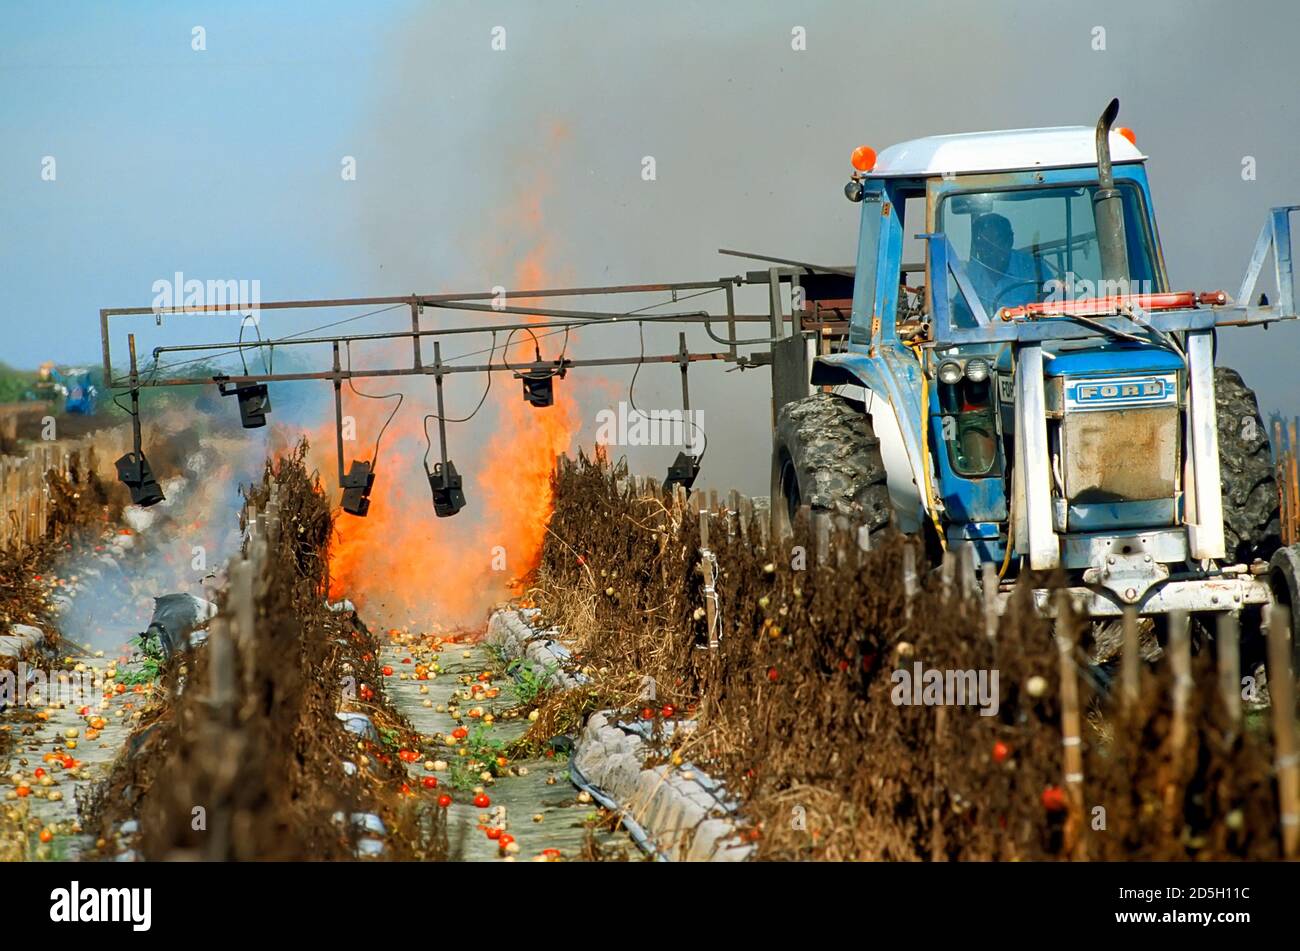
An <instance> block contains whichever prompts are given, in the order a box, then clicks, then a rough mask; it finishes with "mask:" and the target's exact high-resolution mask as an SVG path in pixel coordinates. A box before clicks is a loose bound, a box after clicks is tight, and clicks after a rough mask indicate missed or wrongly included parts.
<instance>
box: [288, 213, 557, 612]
mask: <svg viewBox="0 0 1300 951" xmlns="http://www.w3.org/2000/svg"><path fill="white" fill-rule="evenodd" d="M521 218H522V226H523V230H525V231H527V232H536V231H539V230H540V228H541V216H540V211H539V210H538V207H537V206H536V205H532V204H531V203H529V206H528V207H526V208H525V209H524V213H523V215H522V216H521ZM519 230H520V229H519V228H518V227H517V228H516V233H518V231H519ZM531 237H532V238H533V240H532V242H531V248H530V250H529V251H528V252H527V253H526V254H525V256H524V257H523V259H522V261H521V262H520V264H519V265H518V266H517V267H516V268H515V269H514V286H515V287H520V288H529V287H539V286H543V285H544V284H545V283H546V281H547V268H546V266H545V260H546V248H545V242H544V240H542V238H541V236H540V235H539V234H532V235H531ZM510 303H511V304H517V303H518V300H512V301H511V302H510ZM509 320H511V321H514V322H520V321H519V320H518V318H517V317H515V316H514V315H511V316H510V318H509ZM529 322H531V321H529ZM538 336H539V337H541V338H542V340H541V349H542V354H543V357H544V358H547V359H554V358H555V356H556V355H557V354H558V353H559V350H560V344H559V343H556V342H555V341H557V340H558V339H559V338H558V337H555V338H550V339H546V338H545V337H543V335H542V334H540V333H539V334H538ZM570 343H572V341H570ZM404 354H409V350H404V349H402V348H394V349H393V351H392V353H391V354H390V356H391V357H392V358H394V359H398V360H400V359H403V358H404V357H403V355H404ZM500 354H501V351H500V349H498V351H497V357H496V359H497V360H500ZM532 356H533V341H532V337H531V335H529V334H527V333H523V334H516V335H515V337H514V340H513V341H512V344H511V353H510V355H509V357H510V361H511V362H512V363H515V362H518V361H521V360H530V359H532ZM359 366H360V363H358V367H359ZM480 379H481V378H480V377H478V376H477V375H464V376H451V377H448V378H447V381H448V382H447V397H448V407H447V415H448V416H449V417H456V416H458V415H464V412H465V411H467V410H468V409H470V408H472V407H473V400H476V399H477V396H476V395H475V396H474V397H472V398H470V397H467V396H466V395H465V394H466V393H467V391H468V392H473V389H474V386H467V385H464V383H463V382H462V381H465V382H468V381H470V380H473V381H475V383H474V385H477V383H478V381H479V380H480ZM357 389H358V390H359V391H361V392H363V393H371V394H377V393H381V392H384V391H385V390H388V387H387V386H386V385H385V386H384V387H383V388H382V389H381V388H380V387H378V386H376V385H375V384H374V382H373V381H362V382H361V383H360V384H359V385H358V387H357ZM388 391H391V390H388ZM402 392H404V393H405V394H406V400H405V404H404V406H403V409H402V411H401V412H400V413H399V415H398V416H397V417H395V418H394V420H393V422H392V424H391V425H390V427H389V429H388V431H387V433H386V434H385V435H384V439H383V445H382V447H381V450H380V457H379V461H378V464H377V466H376V469H375V474H376V479H375V487H374V490H373V492H372V493H371V507H370V512H369V514H368V515H367V516H366V517H365V518H358V517H356V516H352V515H348V514H346V513H340V514H339V516H338V520H337V522H336V535H335V540H334V545H333V546H332V552H331V556H330V597H331V598H333V599H337V598H342V597H347V598H350V599H351V600H352V601H353V602H354V603H355V604H356V605H357V607H358V608H359V609H360V610H361V611H362V612H363V614H364V615H365V616H366V618H367V621H369V622H370V623H372V624H380V625H382V626H384V627H401V626H404V625H410V626H411V627H412V628H413V629H415V630H429V629H432V628H433V627H435V626H441V625H443V624H447V625H471V624H480V623H482V621H483V619H484V616H485V614H486V613H487V611H488V610H490V609H491V607H492V606H493V605H494V604H496V603H497V602H499V601H501V600H504V599H505V598H507V597H510V596H512V595H516V594H518V593H519V592H520V589H521V582H522V580H523V579H524V578H525V576H526V575H528V574H529V573H530V572H531V571H532V570H533V569H534V568H535V567H536V566H537V563H538V559H539V557H540V554H541V548H542V542H543V539H544V537H545V533H546V525H547V522H548V520H549V518H550V515H551V510H552V498H551V471H552V469H553V467H554V464H555V457H556V455H557V454H559V453H564V452H568V451H569V449H570V447H571V445H572V444H573V442H574V439H575V436H576V435H577V432H578V429H579V422H578V418H579V414H578V410H577V406H576V404H575V402H574V399H573V397H572V395H571V390H570V388H568V387H566V386H564V385H563V384H558V383H557V386H556V391H555V404H554V405H553V406H550V407H547V408H544V409H536V408H533V407H531V406H529V405H528V404H527V403H526V402H525V401H524V400H523V397H522V391H521V385H520V383H519V381H517V380H515V379H514V378H513V377H511V376H510V375H509V374H508V373H501V372H499V373H497V374H495V379H494V381H493V384H492V390H491V393H490V394H489V397H488V400H487V402H486V403H485V404H484V406H483V408H482V410H481V411H480V412H479V414H478V415H476V416H475V417H474V419H473V420H472V421H470V422H468V423H463V424H455V423H448V427H447V430H448V442H449V447H448V455H449V456H450V457H451V458H452V459H453V460H454V461H455V463H456V467H457V469H458V470H459V471H460V473H461V474H462V476H463V477H464V480H465V494H466V500H467V504H466V506H465V508H464V509H463V510H462V511H461V512H460V513H459V514H458V515H457V516H455V517H454V518H443V519H440V518H436V517H435V516H434V513H433V503H432V498H431V494H430V490H429V485H428V482H427V480H426V478H425V475H424V470H423V466H422V464H421V461H422V458H423V456H424V451H425V445H426V444H425V441H424V434H423V432H422V431H421V425H422V423H423V417H424V414H425V413H426V412H429V411H431V410H432V407H433V399H432V387H431V386H430V385H429V384H428V383H416V384H409V385H407V386H406V387H405V388H404V389H403V390H402ZM343 394H344V413H345V414H348V415H352V416H353V417H355V419H356V424H357V433H358V440H357V442H355V443H345V452H346V453H347V456H348V458H347V460H346V464H350V463H351V460H352V458H354V457H355V458H361V459H366V458H369V457H370V456H369V453H370V451H371V449H372V448H373V443H372V444H371V446H370V447H367V445H366V443H365V441H364V438H363V437H362V435H361V434H363V433H377V432H378V431H379V427H380V426H382V425H383V422H384V420H385V419H386V418H387V416H388V414H389V413H390V412H391V411H392V407H393V403H394V402H395V401H392V400H389V401H386V402H384V401H379V400H369V399H358V398H356V396H355V395H354V394H353V393H352V392H351V390H350V389H349V387H348V386H347V385H346V384H345V385H344V388H343ZM426 407H427V409H426ZM428 425H429V432H430V434H431V435H433V437H434V445H433V448H432V450H431V451H430V453H429V465H430V467H432V465H433V463H434V462H435V461H437V456H438V448H437V420H436V419H430V420H428ZM486 432H491V433H492V435H491V436H490V437H489V438H487V439H486V441H484V440H483V438H482V435H481V434H483V433H486ZM334 440H335V436H334V426H333V421H332V420H331V421H330V423H329V424H328V425H326V426H324V427H322V429H321V430H320V431H319V432H318V433H317V434H316V436H315V438H314V439H313V447H312V451H313V454H315V455H316V460H315V464H316V465H318V466H319V468H320V470H321V472H322V473H329V474H330V475H329V477H328V478H327V480H326V481H327V482H328V484H329V485H330V488H331V491H332V493H333V496H332V497H333V499H334V500H335V501H336V502H337V500H338V498H339V495H338V487H337V485H335V484H334V483H335V482H336V477H335V475H334V474H335V473H336V471H337V463H336V462H335V460H334Z"/></svg>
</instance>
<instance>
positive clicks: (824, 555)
mask: <svg viewBox="0 0 1300 951" xmlns="http://www.w3.org/2000/svg"><path fill="white" fill-rule="evenodd" d="M812 521H813V535H814V536H815V538H816V539H817V564H818V565H826V564H829V563H830V557H831V517H830V514H829V513H827V512H813V513H812Z"/></svg>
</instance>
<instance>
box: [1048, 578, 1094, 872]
mask: <svg viewBox="0 0 1300 951" xmlns="http://www.w3.org/2000/svg"><path fill="white" fill-rule="evenodd" d="M1074 638H1075V633H1074V617H1073V613H1072V606H1071V604H1070V595H1069V593H1068V592H1066V591H1064V590H1062V591H1058V592H1057V595H1056V647H1057V651H1058V653H1059V659H1060V671H1061V759H1062V761H1063V762H1064V764H1065V798H1066V803H1067V804H1068V806H1069V816H1068V817H1067V819H1066V822H1065V850H1066V851H1067V852H1068V853H1070V855H1071V857H1073V858H1075V859H1086V858H1087V857H1088V843H1087V839H1086V838H1084V836H1083V826H1084V812H1083V737H1082V735H1081V732H1080V718H1079V682H1078V680H1077V679H1076V674H1075V669H1074Z"/></svg>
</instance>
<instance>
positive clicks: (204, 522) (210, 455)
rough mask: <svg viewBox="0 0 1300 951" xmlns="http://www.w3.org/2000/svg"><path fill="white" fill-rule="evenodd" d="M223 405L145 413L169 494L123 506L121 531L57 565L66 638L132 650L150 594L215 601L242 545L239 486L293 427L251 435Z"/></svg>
mask: <svg viewBox="0 0 1300 951" xmlns="http://www.w3.org/2000/svg"><path fill="white" fill-rule="evenodd" d="M232 403H233V401H232ZM219 408H220V409H224V410H226V411H227V412H226V413H224V414H223V413H216V412H207V413H205V412H203V411H201V410H198V409H196V408H193V407H191V408H190V410H188V411H181V410H179V409H176V408H172V409H163V410H161V411H160V412H158V413H157V414H155V415H152V416H147V417H146V423H145V432H146V441H145V452H146V454H147V455H148V457H149V460H150V464H151V466H152V467H153V469H154V472H155V475H156V476H157V478H158V480H159V483H160V484H161V486H162V489H163V493H164V495H165V496H166V499H165V500H164V501H163V502H160V503H158V504H157V505H154V506H151V507H149V508H140V507H139V506H134V505H131V506H127V507H126V508H125V509H124V510H123V513H122V525H121V527H116V526H115V527H111V528H108V529H106V530H105V531H104V533H103V534H102V535H101V537H100V538H99V539H98V541H97V542H95V543H94V544H92V545H90V546H89V547H88V548H87V547H82V548H80V549H76V550H74V551H73V552H71V553H69V555H68V556H67V557H66V558H65V559H64V560H63V561H62V562H61V563H59V564H58V565H57V566H56V569H55V572H56V575H57V576H58V577H59V578H61V579H63V581H64V585H63V587H62V590H61V592H60V594H59V595H57V596H56V606H57V609H58V618H59V627H60V629H61V630H62V632H63V634H64V636H66V637H68V638H70V639H72V640H73V641H75V642H77V643H80V644H85V645H87V646H89V647H91V648H92V649H96V650H104V651H106V652H109V653H112V652H115V651H119V650H120V651H122V652H123V653H126V652H128V651H129V647H128V646H127V645H128V642H129V640H130V638H132V637H134V636H135V635H137V634H139V633H141V632H142V631H144V630H145V629H146V628H147V627H148V625H149V619H150V617H151V615H152V614H153V608H154V604H153V599H154V598H156V597H160V596H162V595H165V594H176V593H188V594H193V595H195V596H198V597H211V590H212V589H213V588H215V587H219V586H220V584H221V583H222V582H223V581H224V576H223V572H224V569H225V566H226V563H227V561H228V560H229V559H230V558H231V557H232V556H233V555H235V554H236V553H237V552H238V551H239V548H240V544H241V542H242V536H241V533H240V530H239V512H240V510H241V509H242V507H243V501H242V497H241V495H240V493H239V487H240V486H241V485H247V484H249V483H251V482H253V481H254V480H255V479H257V478H259V476H260V472H261V469H262V466H263V465H264V464H265V460H266V458H267V454H268V452H275V451H278V450H279V449H280V448H283V446H284V445H285V444H286V439H288V438H292V436H291V434H292V433H293V432H294V431H295V429H296V427H294V426H292V425H281V426H280V427H278V428H276V429H269V428H268V429H267V430H258V431H248V432H245V431H243V430H241V429H240V428H239V425H238V420H237V414H235V412H234V406H233V405H230V406H220V407H219Z"/></svg>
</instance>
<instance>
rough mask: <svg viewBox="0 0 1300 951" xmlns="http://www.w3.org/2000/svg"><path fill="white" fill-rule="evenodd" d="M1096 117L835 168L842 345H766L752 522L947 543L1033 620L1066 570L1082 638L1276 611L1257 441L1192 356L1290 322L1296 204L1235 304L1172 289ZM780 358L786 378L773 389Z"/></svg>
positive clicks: (1116, 135) (1222, 377) (1229, 376)
mask: <svg viewBox="0 0 1300 951" xmlns="http://www.w3.org/2000/svg"><path fill="white" fill-rule="evenodd" d="M1118 110H1119V104H1118V101H1112V102H1111V103H1110V105H1109V106H1108V107H1107V109H1106V111H1105V112H1104V114H1103V115H1102V117H1101V119H1100V121H1099V122H1098V123H1097V126H1096V128H1095V129H1093V128H1088V127H1082V126H1080V127H1064V128H1044V129H1025V130H1016V131H1006V132H984V133H975V134H967V135H944V136H936V137H932V138H924V139H919V140H916V141H911V142H905V143H902V144H900V145H895V146H893V147H891V148H888V149H886V150H884V151H883V152H881V154H880V155H879V156H878V157H876V156H875V155H874V153H872V152H871V151H870V150H869V149H865V148H864V149H859V150H858V151H857V152H855V153H854V166H855V168H856V169H857V171H855V172H854V174H853V177H852V179H851V181H850V182H849V184H848V185H847V186H846V189H845V193H846V195H847V196H848V198H849V199H850V200H851V201H854V202H860V203H861V205H862V214H861V226H860V238H859V244H858V255H857V262H856V267H855V268H853V269H852V272H851V287H852V302H851V312H850V314H849V315H848V323H847V335H846V337H845V338H843V342H842V345H840V346H828V345H827V338H826V336H825V335H824V334H822V333H818V332H813V333H806V332H805V333H802V334H800V333H798V332H796V334H795V336H794V338H792V339H789V340H783V341H781V342H779V343H778V344H777V346H776V348H775V354H774V362H773V372H774V383H775V390H776V396H777V399H776V402H777V416H776V432H775V439H774V451H773V496H774V498H773V503H774V507H779V508H781V509H784V511H785V512H787V513H788V514H789V515H791V516H793V515H794V514H795V513H796V512H797V511H798V510H799V508H800V507H803V506H807V507H808V508H810V509H811V510H812V511H813V512H814V513H818V512H821V513H826V515H827V516H829V517H831V518H833V519H836V520H839V521H843V522H849V523H856V524H859V525H861V524H865V525H866V526H868V527H869V528H870V529H872V530H875V529H880V528H883V527H885V526H886V525H889V524H892V525H894V526H896V527H898V528H900V529H902V530H903V531H905V532H909V533H915V534H919V535H923V536H924V537H925V538H926V540H927V542H928V544H929V546H930V547H931V549H932V550H935V551H938V550H939V549H957V548H959V547H961V546H965V545H969V546H971V548H972V550H973V552H974V554H975V555H976V556H977V561H978V562H982V563H986V564H989V565H992V566H993V567H994V569H995V570H996V571H997V574H998V578H999V579H1000V582H1001V584H1000V590H1001V597H1002V599H1003V600H1005V598H1006V597H1007V596H1008V592H1009V590H1010V586H1011V582H1013V581H1014V580H1015V579H1017V578H1028V579H1029V580H1030V581H1031V583H1032V584H1033V585H1034V592H1035V597H1036V598H1037V599H1038V601H1039V603H1040V604H1041V606H1042V607H1043V608H1044V610H1049V611H1050V610H1052V604H1051V603H1050V602H1051V600H1052V597H1051V593H1050V591H1049V586H1048V580H1049V578H1051V577H1052V576H1055V583H1058V584H1059V583H1060V578H1061V576H1062V574H1063V575H1064V577H1065V579H1066V581H1065V583H1066V585H1067V588H1068V590H1069V593H1070V596H1071V597H1072V598H1073V601H1074V604H1075V605H1076V606H1077V607H1078V608H1079V609H1080V610H1082V611H1083V612H1084V613H1085V614H1087V615H1089V616H1091V617H1093V618H1096V619H1098V621H1099V623H1104V622H1105V621H1106V620H1107V619H1111V618H1118V617H1120V616H1121V615H1122V614H1123V613H1124V612H1125V611H1126V610H1127V611H1131V612H1133V613H1135V614H1137V615H1139V616H1140V617H1143V618H1150V619H1153V620H1154V621H1155V622H1159V621H1160V619H1161V618H1162V617H1163V616H1164V615H1167V614H1168V613H1169V612H1171V611H1184V612H1188V614H1189V615H1191V616H1193V617H1202V618H1204V617H1205V616H1208V615H1211V614H1214V613H1220V612H1225V611H1234V612H1247V613H1248V612H1252V611H1253V612H1254V613H1255V615H1256V616H1258V614H1259V612H1260V608H1261V606H1263V605H1267V604H1270V603H1273V602H1275V601H1278V600H1282V601H1286V602H1288V603H1290V602H1292V601H1293V600H1294V596H1295V593H1296V574H1297V567H1298V566H1300V557H1298V556H1297V553H1296V551H1295V549H1294V548H1284V547H1283V546H1282V545H1281V539H1280V537H1279V533H1280V522H1279V513H1278V508H1279V505H1278V492H1277V486H1276V484H1275V477H1274V468H1273V464H1272V462H1271V459H1270V450H1269V443H1268V433H1267V428H1266V427H1265V425H1264V423H1263V421H1262V420H1261V419H1260V416H1259V409H1258V407H1257V405H1256V399H1255V396H1254V394H1253V393H1252V392H1251V391H1250V390H1249V389H1247V387H1246V386H1245V384H1244V383H1243V381H1242V378H1241V376H1240V375H1239V374H1238V373H1236V372H1235V371H1233V370H1230V369H1228V368H1226V367H1221V366H1216V365H1215V334H1216V331H1217V329H1218V328H1219V327H1223V326H1227V325H1231V326H1254V325H1264V324H1267V323H1269V322H1272V321H1278V320H1284V319H1291V318H1294V317H1295V316H1296V314H1295V302H1294V286H1293V279H1292V270H1291V240H1290V226H1289V215H1290V212H1291V211H1292V210H1294V209H1293V207H1284V208H1276V209H1273V210H1272V212H1271V214H1270V215H1269V218H1268V222H1267V223H1266V224H1265V226H1264V228H1263V231H1262V232H1261V234H1260V238H1259V242H1258V243H1257V245H1256V247H1255V251H1254V254H1253V256H1252V257H1251V259H1250V262H1249V265H1248V267H1247V271H1246V275H1245V278H1244V280H1243V282H1242V284H1241V287H1240V289H1239V290H1238V291H1237V293H1236V294H1235V296H1229V295H1228V294H1226V293H1224V292H1222V291H1210V292H1196V291H1182V290H1175V289H1174V288H1172V287H1171V286H1170V284H1169V279H1168V276H1167V273H1166V269H1165V262H1164V258H1163V257H1162V254H1161V249H1160V238H1159V233H1158V231H1157V229H1156V219H1155V214H1154V211H1153V203H1152V198H1151V189H1150V186H1149V184H1148V181H1147V174H1146V169H1145V167H1144V162H1145V156H1144V155H1143V154H1142V153H1141V152H1139V151H1138V149H1137V147H1136V144H1135V141H1134V137H1133V136H1132V133H1131V132H1129V131H1128V130H1125V129H1114V128H1112V126H1113V123H1114V120H1115V118H1116V116H1117V114H1118ZM909 250H910V251H911V252H912V253H914V254H915V255H916V256H917V260H916V261H915V262H913V261H911V260H909V257H908V254H909ZM1270 250H1271V251H1272V256H1273V259H1274V263H1275V268H1276V278H1277V284H1276V295H1277V297H1276V302H1275V303H1272V304H1270V303H1268V301H1267V299H1266V298H1265V297H1264V296H1263V295H1260V297H1259V298H1258V299H1256V284H1257V283H1258V278H1259V275H1260V272H1261V269H1262V268H1263V265H1264V264H1265V262H1266V260H1267V258H1268V257H1269V252H1270ZM843 273H844V274H849V273H850V272H848V271H847V270H845V271H844V272H843ZM815 277H817V275H812V274H809V275H808V277H807V278H805V280H806V281H808V282H812V281H813V279H814V278H815ZM820 277H821V278H823V282H824V280H825V279H831V278H833V277H834V276H833V275H827V274H823V275H821V276H820ZM841 280H843V278H841ZM841 286H842V287H843V288H844V290H843V293H847V287H848V286H849V285H847V284H843V283H842V284H841ZM842 303H843V304H846V305H847V301H846V302H842ZM805 307H807V304H805ZM797 329H798V324H796V330H797ZM798 351H802V356H801V357H800V358H799V359H792V358H791V357H790V354H791V353H795V352H798ZM783 364H784V365H787V366H788V365H801V366H802V367H803V368H806V369H805V370H804V372H803V374H802V376H800V375H799V374H795V375H794V380H793V384H792V383H791V382H790V378H791V375H790V374H789V373H788V372H786V371H783V370H782V366H783ZM783 380H784V381H785V382H784V383H783ZM801 386H802V389H801V388H800V387H801ZM782 503H783V504H782ZM983 570H985V571H987V569H983ZM1058 573H1059V574H1058ZM1296 613H1300V612H1293V615H1294V614H1296ZM1147 623H1148V625H1149V624H1150V622H1147ZM1296 640H1297V638H1296V637H1295V636H1294V635H1293V644H1294V643H1295V641H1296ZM1298 659H1300V658H1298Z"/></svg>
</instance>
